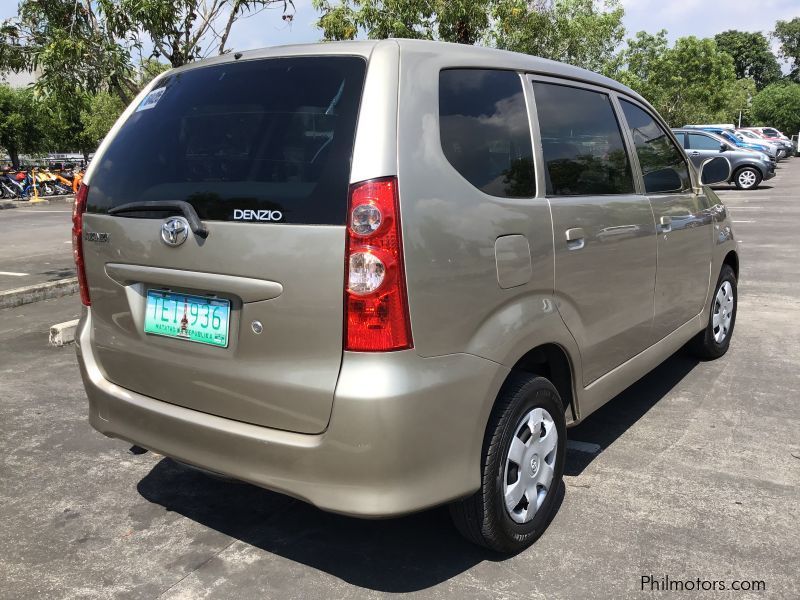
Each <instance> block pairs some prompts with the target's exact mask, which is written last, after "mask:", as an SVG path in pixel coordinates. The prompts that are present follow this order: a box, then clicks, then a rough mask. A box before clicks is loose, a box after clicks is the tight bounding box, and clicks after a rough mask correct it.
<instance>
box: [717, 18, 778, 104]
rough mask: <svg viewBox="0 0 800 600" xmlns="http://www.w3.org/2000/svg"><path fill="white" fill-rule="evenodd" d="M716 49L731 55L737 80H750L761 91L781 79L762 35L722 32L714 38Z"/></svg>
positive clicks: (775, 59)
mask: <svg viewBox="0 0 800 600" xmlns="http://www.w3.org/2000/svg"><path fill="white" fill-rule="evenodd" d="M714 41H716V42H717V47H718V48H719V49H720V50H723V51H725V52H727V53H728V54H730V55H731V57H732V58H733V66H734V68H735V69H736V77H737V79H745V78H750V79H752V80H753V81H754V82H755V84H756V88H757V89H759V90H761V89H763V88H764V87H766V86H767V85H769V84H770V83H773V82H774V81H777V80H778V79H780V78H781V68H780V65H779V64H778V59H777V58H775V55H774V54H773V53H772V50H770V47H769V41H768V40H767V38H766V37H765V36H764V34H763V33H760V32H755V33H749V32H746V31H736V30H730V31H724V32H722V33H718V34H717V35H715V36H714Z"/></svg>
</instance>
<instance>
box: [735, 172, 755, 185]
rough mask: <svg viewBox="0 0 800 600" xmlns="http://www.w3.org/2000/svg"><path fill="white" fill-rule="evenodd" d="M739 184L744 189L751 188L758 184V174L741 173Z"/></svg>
mask: <svg viewBox="0 0 800 600" xmlns="http://www.w3.org/2000/svg"><path fill="white" fill-rule="evenodd" d="M739 184H740V185H741V186H742V187H751V186H753V185H755V184H756V174H755V173H753V172H752V171H742V172H741V173H739Z"/></svg>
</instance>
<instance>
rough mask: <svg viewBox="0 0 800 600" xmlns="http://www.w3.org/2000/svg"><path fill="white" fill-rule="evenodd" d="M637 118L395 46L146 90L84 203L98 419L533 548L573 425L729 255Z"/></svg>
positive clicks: (664, 343) (709, 202)
mask: <svg viewBox="0 0 800 600" xmlns="http://www.w3.org/2000/svg"><path fill="white" fill-rule="evenodd" d="M729 169H730V166H729V164H728V163H727V161H726V160H725V159H724V158H715V159H710V161H709V162H708V163H707V164H704V165H703V169H701V173H698V172H696V171H695V169H694V167H693V166H691V165H690V164H689V162H688V161H687V159H686V156H685V154H684V152H683V150H682V149H681V147H680V145H678V144H677V143H676V142H675V139H674V137H673V135H672V133H671V132H670V130H669V128H668V127H667V125H666V124H665V123H664V122H663V121H662V120H661V118H660V117H659V116H658V115H657V114H656V112H655V111H654V110H653V109H652V107H651V106H650V105H649V104H648V103H647V102H646V101H645V100H644V99H642V98H641V97H640V96H638V95H637V94H636V93H634V92H633V91H631V90H630V89H628V88H626V87H624V86H622V85H620V84H619V83H616V82H615V81H612V80H610V79H607V78H605V77H601V76H600V75H596V74H594V73H590V72H588V71H584V70H581V69H578V68H574V67H571V66H567V65H564V64H560V63H556V62H552V61H548V60H542V59H538V58H534V57H530V56H524V55H520V54H513V53H508V52H502V51H497V50H489V49H484V48H476V47H468V46H461V45H451V44H443V43H435V42H424V41H411V40H385V41H363V42H342V43H329V44H324V45H304V46H290V47H282V48H271V49H267V50H257V51H253V52H245V53H241V54H240V53H236V54H233V55H226V56H220V57H216V58H212V59H209V60H204V61H201V62H198V63H194V64H192V65H188V66H186V67H181V68H179V69H175V70H172V71H169V72H167V73H165V74H163V75H161V76H160V77H158V78H157V79H156V80H155V81H154V82H153V83H152V84H150V86H149V87H148V88H147V89H145V90H144V91H143V92H142V94H140V96H139V97H138V98H137V99H136V100H135V101H134V103H133V104H132V105H131V106H130V107H129V108H128V109H127V110H126V111H125V113H124V114H123V115H122V117H121V118H120V119H119V121H118V123H117V124H116V125H115V127H114V128H113V129H112V131H111V132H110V134H109V135H108V136H107V137H106V139H105V141H104V142H103V144H102V146H101V147H100V149H99V150H98V152H97V155H96V157H95V159H94V161H93V163H92V165H91V167H90V169H89V171H88V173H87V174H86V177H85V179H84V185H83V187H81V189H80V192H79V193H78V198H77V201H76V205H75V213H74V218H73V222H74V229H73V242H74V251H75V258H76V261H77V266H78V273H79V280H80V284H81V300H82V302H83V304H84V305H85V308H84V310H83V315H82V318H81V321H80V325H79V329H78V334H77V339H78V356H79V359H80V367H81V372H82V376H83V380H84V383H85V386H86V391H87V395H88V397H89V405H90V412H89V414H90V420H91V424H92V426H93V427H95V428H96V429H97V430H99V431H100V432H102V433H104V434H105V435H108V436H111V437H115V438H121V439H124V440H129V441H131V442H133V443H135V444H138V445H140V446H143V447H145V448H148V449H152V450H155V451H158V452H160V453H163V454H165V455H167V456H170V457H173V458H175V459H176V460H179V461H182V462H185V463H188V464H190V465H194V466H197V467H200V468H203V469H206V470H208V471H212V472H216V473H220V474H225V475H228V476H231V477H234V478H237V479H240V480H244V481H248V482H251V483H253V484H256V485H259V486H263V487H265V488H269V489H271V490H277V491H279V492H283V493H285V494H289V495H291V496H294V497H296V498H300V499H302V500H305V501H307V502H310V503H312V504H314V505H316V506H318V507H320V508H322V509H324V510H329V511H335V512H339V513H344V514H347V515H353V516H359V517H389V516H393V515H400V514H403V513H409V512H412V511H419V510H422V509H425V508H428V507H431V506H435V505H439V504H443V503H450V505H451V507H452V515H453V519H454V521H455V523H456V525H457V526H458V528H459V529H460V530H461V531H462V532H463V534H464V535H465V536H466V537H467V538H469V539H470V540H472V541H474V542H476V543H478V544H482V545H485V546H487V547H489V548H493V549H495V550H498V551H501V552H513V551H517V550H519V549H521V548H523V547H525V546H526V545H528V544H530V543H531V542H533V541H534V540H535V539H536V538H537V537H538V536H539V535H541V533H542V532H543V530H544V528H545V526H546V524H547V523H548V522H549V519H550V518H551V517H552V513H553V512H554V510H555V505H556V502H555V501H556V496H557V491H558V489H559V486H560V485H561V483H562V473H563V470H564V460H565V443H566V427H567V426H569V425H573V424H575V423H578V422H579V421H581V420H582V419H584V418H586V417H587V416H588V415H590V414H591V413H592V412H593V411H594V410H596V409H597V408H598V407H599V406H601V405H602V404H603V403H605V402H607V401H608V400H609V399H610V398H612V397H614V396H615V395H616V394H618V393H619V392H620V391H622V390H623V389H624V388H626V387H627V386H629V385H631V384H632V383H633V382H634V381H636V380H637V379H639V378H640V377H642V376H643V375H644V374H646V373H647V372H648V371H650V370H651V369H653V368H654V367H655V366H656V365H658V364H659V363H660V362H662V361H663V360H664V359H665V358H667V357H668V356H670V355H671V354H672V353H674V352H675V351H677V350H678V349H680V348H681V347H682V346H684V345H686V344H689V345H690V346H691V348H692V349H693V350H694V351H695V352H697V353H698V354H699V355H700V356H702V357H707V358H715V357H719V356H721V355H722V354H724V353H725V352H726V350H727V348H728V345H729V344H730V341H731V336H732V335H733V328H734V323H735V319H736V280H737V276H738V272H739V261H738V251H737V242H736V241H735V239H734V234H733V231H732V229H731V222H730V220H729V217H728V214H727V211H726V209H725V206H724V205H723V204H722V203H721V202H720V200H719V199H718V198H717V196H716V195H715V194H714V193H713V191H711V190H710V189H709V188H707V187H703V185H702V184H703V183H712V182H716V181H724V180H726V179H727V178H728V176H729Z"/></svg>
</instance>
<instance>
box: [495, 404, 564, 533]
mask: <svg viewBox="0 0 800 600" xmlns="http://www.w3.org/2000/svg"><path fill="white" fill-rule="evenodd" d="M557 446H558V432H557V431H556V426H555V423H553V417H551V416H550V413H549V412H547V411H546V410H545V409H543V408H534V409H533V410H531V411H530V412H528V414H526V415H525V416H524V417H523V418H522V420H521V421H520V422H519V424H518V425H517V429H516V433H515V434H514V437H513V438H512V440H511V446H510V447H509V449H508V456H507V457H506V466H505V473H504V479H503V497H504V499H505V502H506V510H507V511H508V514H509V516H510V517H511V518H512V519H514V521H516V522H517V523H527V522H528V521H530V520H531V519H532V518H533V516H534V515H535V514H536V511H537V510H539V507H540V506H541V505H542V503H543V502H544V499H545V497H546V496H547V492H548V491H550V486H551V485H552V483H553V474H554V468H555V462H556V447H557Z"/></svg>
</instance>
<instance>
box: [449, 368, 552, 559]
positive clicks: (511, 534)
mask: <svg viewBox="0 0 800 600" xmlns="http://www.w3.org/2000/svg"><path fill="white" fill-rule="evenodd" d="M534 408H543V409H545V410H546V411H547V412H548V413H549V415H550V417H551V418H552V422H553V425H554V427H555V431H556V433H557V434H558V440H557V443H556V447H555V460H554V463H553V465H552V466H553V479H552V481H551V483H550V487H549V489H547V492H546V495H545V496H544V500H543V501H542V504H541V506H540V507H539V509H538V510H537V511H536V512H535V513H534V515H533V518H532V519H531V520H530V521H528V522H527V523H517V522H516V521H514V520H513V519H512V518H511V516H510V515H509V512H508V510H506V506H505V500H504V497H503V478H504V477H505V476H506V473H505V471H506V470H505V466H506V465H505V463H506V460H507V455H508V452H509V448H510V446H511V442H512V438H513V437H514V436H515V435H517V433H518V431H521V427H522V426H523V422H522V418H523V417H524V416H525V415H527V414H528V413H529V412H530V411H531V410H532V409H534ZM566 440H567V431H566V422H565V419H564V407H563V406H562V403H561V398H560V397H559V395H558V392H557V391H556V389H555V388H554V387H553V385H552V384H551V383H550V382H549V381H548V380H547V379H545V378H544V377H537V376H535V375H531V374H529V373H522V372H520V373H512V375H511V376H510V377H509V379H508V381H507V382H506V383H505V384H504V385H503V388H502V389H501V391H500V394H499V395H498V397H497V401H496V403H495V406H494V409H493V410H492V415H491V417H490V418H489V423H488V425H487V426H486V434H485V436H484V442H483V452H482V455H481V487H480V489H479V490H478V491H477V492H475V493H474V494H473V495H472V496H469V497H468V498H464V499H462V500H458V501H456V502H453V503H452V504H451V505H450V515H451V517H452V519H453V523H454V524H455V526H456V528H457V529H458V530H459V532H460V533H461V534H462V535H463V536H464V537H465V538H467V539H468V540H469V541H471V542H473V543H475V544H478V545H480V546H484V547H486V548H490V549H491V550H495V551H497V552H502V553H509V554H511V553H516V552H519V551H520V550H523V549H524V548H526V547H528V546H530V545H531V544H532V543H533V542H535V541H536V540H537V538H539V536H541V535H542V533H543V532H544V530H545V529H546V528H547V525H548V524H549V523H550V521H551V519H552V517H553V514H554V513H555V509H556V507H557V499H558V497H559V495H560V493H561V486H562V477H563V474H564V459H565V452H566ZM548 456H550V454H548ZM542 460H545V459H544V458H542ZM551 460H552V458H551Z"/></svg>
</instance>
